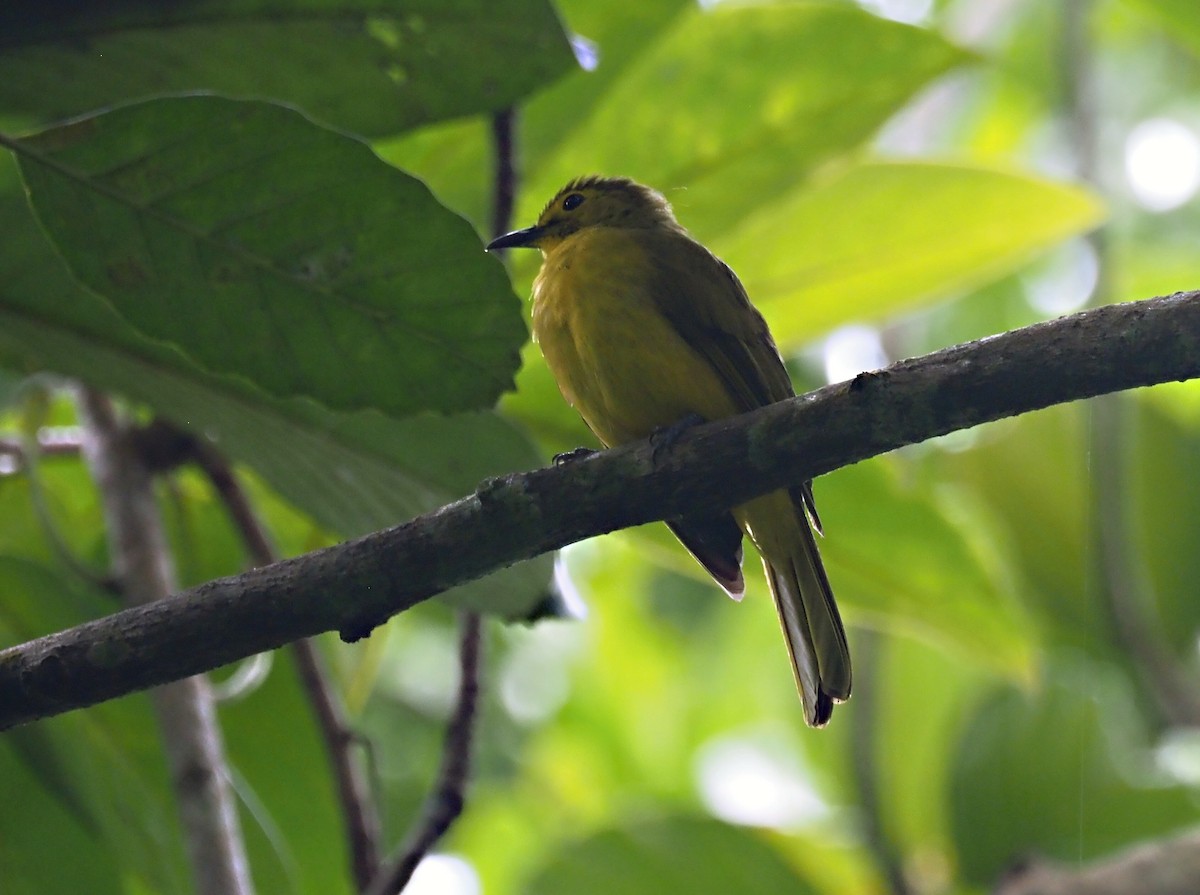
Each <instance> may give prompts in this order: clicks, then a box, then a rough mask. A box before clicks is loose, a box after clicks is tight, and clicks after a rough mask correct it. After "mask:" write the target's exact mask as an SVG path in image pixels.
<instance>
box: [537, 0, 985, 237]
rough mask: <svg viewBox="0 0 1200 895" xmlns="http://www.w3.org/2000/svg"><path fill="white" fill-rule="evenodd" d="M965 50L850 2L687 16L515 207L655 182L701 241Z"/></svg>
mask: <svg viewBox="0 0 1200 895" xmlns="http://www.w3.org/2000/svg"><path fill="white" fill-rule="evenodd" d="M968 58H969V57H968V56H967V54H966V53H964V52H963V51H962V50H959V49H958V48H956V47H953V46H951V45H950V44H948V43H947V42H946V41H945V40H943V39H942V38H940V37H938V36H937V35H936V34H934V33H933V32H931V31H927V30H924V29H920V28H913V27H909V26H907V25H900V24H897V23H895V22H889V21H886V20H884V19H881V18H878V17H876V16H872V15H870V14H869V13H866V12H864V11H862V10H860V9H856V8H855V7H853V6H851V5H849V4H817V3H794V4H793V3H781V4H771V5H761V6H751V5H746V6H743V5H740V4H722V5H718V6H716V7H715V8H713V9H710V10H707V11H703V10H695V11H694V12H693V13H692V14H691V15H685V16H681V17H679V19H678V24H677V25H676V26H675V27H673V28H671V29H670V30H669V31H668V32H667V34H666V35H665V36H664V37H663V38H662V39H661V40H660V41H658V43H657V44H656V45H655V46H653V47H652V48H651V49H650V50H648V51H646V52H645V53H643V54H642V55H641V56H639V57H638V59H637V61H636V62H634V63H633V64H631V65H630V66H629V68H628V70H627V71H625V72H624V73H622V75H621V76H620V77H619V78H618V79H617V81H616V83H614V84H613V86H612V88H611V89H610V90H608V91H607V93H605V94H604V96H603V98H602V99H601V100H600V102H599V103H598V105H597V106H596V108H595V110H594V111H593V113H592V114H591V115H590V116H589V117H588V118H587V120H586V121H584V122H583V123H582V124H580V125H579V126H578V127H576V128H575V129H574V130H573V131H572V132H571V133H570V135H569V137H568V138H566V139H564V140H563V141H562V143H561V144H560V145H559V146H558V148H557V150H556V151H555V152H554V154H553V156H552V157H548V158H547V159H546V162H545V164H544V165H542V166H541V167H539V169H538V170H537V172H536V177H535V178H534V179H532V180H531V181H530V184H529V189H528V190H527V191H526V193H525V195H524V196H523V202H522V209H523V211H522V214H523V215H526V216H532V215H534V214H536V213H537V210H538V209H540V208H541V205H542V204H543V203H545V201H546V200H547V199H549V198H550V196H551V195H553V194H554V192H555V191H556V190H557V189H558V188H559V187H561V186H562V185H563V183H565V182H566V181H567V180H569V179H570V178H572V177H575V176H578V175H580V174H585V173H588V172H589V171H600V172H603V173H608V174H623V175H628V176H631V177H634V178H636V179H638V180H642V181H644V182H646V183H649V184H652V185H654V186H656V187H658V188H659V189H661V190H664V191H665V193H666V195H667V197H668V198H669V199H671V200H672V201H673V202H674V203H675V205H676V208H677V211H678V212H679V213H680V217H681V218H683V219H685V220H686V223H687V225H688V226H689V227H690V228H692V229H694V230H695V232H696V233H697V234H698V235H699V236H700V237H701V238H702V239H709V238H711V237H712V236H713V235H714V234H718V233H722V232H724V231H725V230H727V229H728V228H730V227H731V226H732V225H733V224H734V223H735V222H736V221H737V220H739V219H740V218H742V217H743V216H745V215H748V214H750V213H752V212H754V211H755V210H757V209H758V208H759V207H760V206H761V205H762V204H763V203H764V202H771V201H774V200H775V199H776V198H777V197H778V196H779V195H781V194H782V193H785V192H786V191H788V190H789V189H791V188H793V187H794V186H795V185H797V184H799V183H802V182H803V181H804V180H805V179H806V178H807V177H808V176H809V175H810V174H811V173H812V172H813V170H814V169H815V168H816V167H818V166H819V165H821V164H823V163H825V162H827V161H829V160H830V159H832V158H836V157H837V156H839V155H842V154H844V153H846V152H847V151H849V150H851V149H853V148H855V147H857V146H859V145H860V144H861V143H862V142H863V141H864V140H865V139H866V138H867V137H869V136H870V135H871V134H872V133H873V132H874V131H875V130H876V129H877V128H878V127H879V126H880V125H881V124H883V122H884V121H886V120H887V118H888V117H890V116H891V115H892V114H893V113H894V112H895V111H896V110H897V109H899V108H900V106H901V105H902V104H903V103H904V102H906V101H907V100H908V99H909V98H910V97H911V96H912V95H913V94H914V93H915V92H916V91H917V90H918V89H919V88H920V87H922V86H924V85H925V84H927V83H928V82H929V81H930V80H931V79H933V78H934V77H936V76H937V75H940V74H942V73H943V72H945V71H947V70H949V69H950V68H951V67H953V66H955V65H957V64H960V63H962V62H964V61H965V60H967V59H968ZM617 134H645V135H651V136H650V138H649V139H636V140H634V139H614V135H617ZM581 165H584V166H586V168H585V169H583V170H581V167H580V166H581ZM681 188H686V192H683V191H681Z"/></svg>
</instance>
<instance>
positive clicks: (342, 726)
mask: <svg viewBox="0 0 1200 895" xmlns="http://www.w3.org/2000/svg"><path fill="white" fill-rule="evenodd" d="M192 456H193V458H194V460H195V462H196V465H197V466H199V467H200V469H201V470H202V471H203V472H204V474H205V476H206V477H207V478H208V480H209V482H210V483H211V484H212V486H213V490H215V491H216V492H217V495H218V497H219V498H220V500H221V503H222V504H223V505H224V506H225V510H226V512H228V513H229V516H230V519H231V520H232V521H233V524H234V526H235V527H236V528H237V530H238V532H239V534H240V535H241V538H242V543H243V544H244V545H245V547H246V551H247V553H248V554H249V555H250V559H251V561H252V562H253V563H254V564H255V565H256V566H266V565H270V564H271V563H273V562H275V561H276V558H277V557H276V552H275V548H274V547H273V546H272V545H271V541H270V538H269V537H268V536H267V532H266V529H265V528H264V527H263V525H262V524H261V523H260V522H259V519H258V515H257V514H256V513H255V512H254V508H253V506H251V504H250V498H249V496H248V495H247V494H246V491H245V489H244V488H243V487H242V485H241V482H240V481H239V480H238V478H237V475H236V473H235V472H234V470H233V467H232V465H231V464H230V463H229V461H228V460H227V459H226V458H225V456H224V454H222V453H221V452H220V451H219V450H218V449H217V448H216V447H215V446H214V445H212V444H210V443H208V442H206V441H202V440H200V439H196V442H195V446H194V449H193V451H192ZM291 651H292V658H293V659H294V660H295V662H296V671H297V673H298V674H299V675H300V683H301V686H303V688H304V692H305V694H306V695H307V696H308V701H309V704H310V705H311V706H312V709H313V714H314V715H315V716H316V719H317V726H318V729H319V730H320V732H321V738H322V739H323V740H324V742H325V751H326V754H327V755H328V757H329V763H330V765H331V766H332V769H333V776H334V782H335V784H336V787H337V794H338V804H339V805H340V806H341V811H342V823H343V824H344V825H345V827H346V837H347V839H348V841H349V847H350V869H351V872H352V873H353V875H354V882H355V886H356V887H357V889H358V890H359V891H360V892H361V891H363V890H365V889H366V887H367V886H368V885H369V884H370V882H371V880H372V879H374V877H375V875H376V873H377V872H378V870H379V838H380V826H379V814H378V811H377V810H376V808H375V800H374V798H373V797H372V794H371V787H370V784H369V781H368V780H367V775H366V773H365V772H364V770H363V767H362V764H361V763H360V762H359V761H356V760H355V756H354V754H353V753H354V748H355V746H356V744H358V742H359V738H358V735H357V734H356V733H355V731H354V730H353V728H351V726H350V722H349V720H348V719H347V717H346V707H345V705H344V703H343V702H342V699H341V697H340V696H339V694H338V692H337V690H336V688H335V687H334V686H333V684H332V683H331V682H330V680H329V675H328V673H327V672H326V670H325V667H324V662H323V660H322V658H321V654H320V651H319V650H318V648H317V645H316V643H315V641H313V640H312V639H310V638H305V639H303V640H297V641H296V642H295V643H293V644H291Z"/></svg>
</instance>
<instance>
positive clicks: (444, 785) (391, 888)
mask: <svg viewBox="0 0 1200 895" xmlns="http://www.w3.org/2000/svg"><path fill="white" fill-rule="evenodd" d="M461 624H462V630H461V633H460V634H459V639H458V670H459V679H458V702H457V703H456V704H455V707H454V714H453V715H452V716H451V718H450V723H449V724H448V725H447V726H446V743H445V746H444V748H443V749H442V764H441V767H440V768H439V769H438V776H437V781H436V782H435V783H434V787H433V791H432V792H431V793H430V794H429V798H428V799H427V800H426V802H425V808H424V810H423V811H422V812H421V819H420V822H419V823H418V824H417V825H416V826H415V827H414V828H413V829H412V831H411V832H410V833H409V834H408V837H407V838H406V839H405V841H404V842H403V843H402V844H401V845H400V848H399V849H398V850H397V851H396V854H395V855H394V856H393V857H392V858H390V859H389V860H388V863H387V865H386V866H384V867H383V869H382V870H380V872H379V876H377V877H376V878H375V880H374V881H373V882H372V883H371V885H370V887H369V888H368V889H366V895H396V893H399V892H402V891H404V887H405V886H407V885H408V882H409V880H411V879H412V875H413V873H414V872H415V871H416V869H417V865H418V864H420V863H421V860H422V859H423V858H424V857H425V855H427V854H428V853H429V850H430V849H431V848H433V847H434V846H435V845H437V843H438V840H439V839H441V838H442V836H444V835H445V834H446V831H447V830H449V829H450V826H451V825H452V824H453V823H454V821H456V820H457V819H458V816H459V815H460V814H461V813H462V810H463V805H464V799H465V795H464V794H465V792H466V788H467V781H468V780H469V778H470V776H471V741H472V739H473V735H474V730H475V718H476V713H477V709H478V706H479V664H480V659H479V654H480V652H481V648H482V643H481V641H482V639H483V636H482V634H483V619H482V618H480V616H479V613H477V612H463V613H462V623H461Z"/></svg>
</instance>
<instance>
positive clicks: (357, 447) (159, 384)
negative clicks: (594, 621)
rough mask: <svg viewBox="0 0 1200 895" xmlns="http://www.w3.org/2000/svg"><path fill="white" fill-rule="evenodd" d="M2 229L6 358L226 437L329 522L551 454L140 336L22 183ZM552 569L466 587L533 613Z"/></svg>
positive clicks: (442, 497) (0, 345) (464, 484)
mask: <svg viewBox="0 0 1200 895" xmlns="http://www.w3.org/2000/svg"><path fill="white" fill-rule="evenodd" d="M2 173H3V172H0V174H2ZM0 228H2V229H3V231H4V233H5V237H6V238H5V242H4V246H3V250H2V251H0V283H2V285H0V360H2V361H3V363H4V364H5V365H7V366H9V367H12V368H16V369H24V370H29V371H34V370H52V371H55V372H59V373H63V374H66V375H70V376H74V377H78V378H80V379H83V380H85V381H88V382H91V383H93V384H94V385H96V386H98V387H101V388H104V389H107V390H111V391H113V392H116V393H118V394H122V395H125V396H126V397H128V398H131V399H134V400H136V401H140V402H144V403H146V404H148V405H150V406H151V407H153V408H155V410H156V411H157V412H158V413H160V414H162V415H163V416H165V417H167V418H169V419H171V420H174V421H175V422H176V423H178V424H179V425H182V426H185V427H189V428H192V429H194V430H195V431H198V432H204V433H206V434H209V435H211V436H213V437H215V438H216V439H217V440H218V442H219V443H220V444H221V446H222V447H223V448H224V449H225V450H226V451H227V452H228V453H229V454H230V455H232V456H233V457H235V458H237V459H239V460H241V461H244V462H245V463H247V464H249V465H250V466H252V467H254V469H255V470H256V471H257V472H258V473H259V475H261V476H262V478H263V479H264V480H265V481H266V482H267V483H268V484H270V485H271V486H272V487H273V488H274V489H275V490H276V491H278V492H279V493H280V494H281V495H282V496H284V497H285V498H286V499H287V500H289V501H291V502H292V503H293V504H294V505H295V506H298V507H300V508H301V509H303V510H305V511H306V512H308V513H309V514H310V515H311V516H312V517H313V518H314V519H315V520H317V522H318V523H320V524H321V525H322V526H324V527H325V528H326V529H328V530H331V531H336V532H338V533H340V534H342V535H345V536H352V535H356V534H361V533H364V532H367V531H371V530H374V529H377V528H381V527H383V526H386V525H391V524H395V523H397V522H399V521H402V520H404V519H407V518H410V517H412V516H413V515H416V514H418V513H421V512H424V511H426V510H430V509H433V508H435V507H437V506H440V505H442V504H444V503H446V502H448V501H450V500H453V499H454V498H456V497H459V496H461V495H462V494H463V493H466V492H468V491H469V490H471V489H472V488H473V487H474V486H475V485H476V484H477V483H478V481H479V480H480V479H481V478H484V477H486V476H489V475H498V474H502V473H505V472H512V471H516V470H519V469H527V468H530V467H532V466H536V465H538V464H539V462H540V457H539V455H538V454H537V452H536V451H534V449H533V448H532V446H531V445H530V444H529V442H528V440H527V439H526V438H525V436H524V435H523V434H521V433H520V432H519V431H518V430H517V429H516V428H515V427H514V426H512V425H511V424H510V423H508V422H506V421H504V420H503V419H501V418H500V417H498V416H496V415H495V414H492V413H471V414H459V415H456V416H450V417H441V416H435V415H431V414H423V415H419V416H414V417H408V418H406V419H403V420H396V419H392V418H389V417H385V416H383V415H381V414H379V413H376V412H374V411H360V412H358V413H334V412H331V411H328V410H325V409H323V408H321V407H319V406H317V405H315V404H313V403H311V402H307V401H302V400H296V399H293V400H289V401H280V400H276V399H273V398H271V397H269V396H267V395H264V394H263V393H262V392H260V391H258V390H257V389H254V388H253V387H251V386H249V385H248V384H246V383H245V382H243V381H240V380H235V379H231V378H228V377H217V376H213V375H211V374H207V373H205V372H203V371H202V370H199V369H198V368H197V367H196V366H195V365H194V364H193V363H191V362H190V361H189V360H188V359H187V358H186V357H184V356H183V355H181V354H180V353H179V352H178V351H175V350H174V349H172V348H170V347H169V346H164V345H161V344H157V343H154V342H151V341H149V340H147V339H145V338H143V337H141V336H140V335H139V334H138V333H137V332H136V331H134V330H133V329H132V328H131V327H130V326H129V325H128V324H127V323H125V322H124V321H123V320H122V319H121V318H120V317H118V316H117V315H116V314H115V313H114V312H113V311H112V309H111V308H110V307H108V306H107V305H106V304H104V303H103V302H102V301H100V300H99V299H98V298H96V296H95V295H93V294H92V293H90V292H87V291H86V290H84V289H82V288H80V287H79V286H78V285H77V284H76V283H74V282H73V281H72V280H71V278H70V276H69V275H68V273H67V271H66V269H65V267H64V266H63V264H62V262H61V260H60V259H59V258H57V257H56V256H55V254H54V252H53V250H52V249H51V247H50V245H49V244H48V243H47V242H46V240H45V239H44V237H43V236H42V234H41V233H39V232H38V229H37V227H36V225H35V222H34V221H33V218H32V215H31V214H30V212H29V209H28V207H27V206H26V205H25V202H24V201H23V199H22V198H21V197H20V196H19V195H16V194H14V193H13V192H11V191H10V192H7V193H0ZM550 574H551V560H550V558H549V557H546V558H543V559H540V560H536V561H533V562H531V563H523V564H521V565H518V566H514V567H513V568H511V569H508V570H505V572H503V573H501V575H500V576H492V577H489V578H486V579H483V580H481V581H479V582H475V583H473V584H472V585H468V586H467V588H465V589H460V590H458V591H456V592H454V593H457V594H459V595H460V598H461V599H467V600H475V601H476V602H475V605H476V606H478V608H481V609H484V610H485V611H490V612H493V613H496V614H500V615H505V616H509V615H521V614H524V613H525V612H527V611H528V610H529V609H530V608H531V607H532V606H533V605H535V604H537V603H538V602H539V601H540V600H541V598H542V595H543V594H544V592H545V588H546V586H547V583H548V581H549V579H550ZM472 594H474V595H475V597H472V596H471V595H472Z"/></svg>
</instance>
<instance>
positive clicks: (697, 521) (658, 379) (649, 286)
mask: <svg viewBox="0 0 1200 895" xmlns="http://www.w3.org/2000/svg"><path fill="white" fill-rule="evenodd" d="M517 246H527V247H531V248H537V249H541V251H542V255H543V258H544V260H543V262H542V268H541V271H540V272H539V273H538V275H537V279H536V280H534V284H533V335H534V339H535V340H536V341H537V343H538V344H539V345H540V346H541V350H542V353H543V355H545V358H546V363H547V364H549V366H550V370H551V372H552V373H553V374H554V377H555V379H556V380H557V381H558V386H559V389H560V390H561V391H562V393H563V396H564V397H565V398H566V400H567V401H568V402H569V403H570V404H571V405H572V406H573V407H574V408H575V409H576V410H577V411H579V413H580V415H581V416H582V417H583V419H584V421H585V422H586V423H587V424H588V426H589V427H590V428H591V430H592V431H593V432H594V433H595V434H596V436H597V437H598V438H599V439H600V441H601V442H603V443H604V444H605V445H606V446H612V445H618V444H624V443H626V442H629V441H636V440H640V439H643V438H647V437H649V436H650V435H652V434H654V433H655V432H657V431H659V430H661V429H664V428H667V427H670V426H672V425H674V424H676V423H678V422H679V421H681V420H684V419H688V418H695V417H701V418H703V419H705V420H715V419H720V418H722V417H727V416H733V415H735V414H739V413H745V412H746V411H749V410H753V409H755V408H757V407H762V406H764V405H767V404H770V403H772V402H775V401H781V400H783V399H785V398H789V397H791V396H792V395H794V394H795V392H794V391H793V389H792V383H791V380H790V379H789V377H788V374H787V370H786V369H785V368H784V365H783V361H782V359H781V358H780V356H779V351H778V350H777V349H776V347H775V342H774V340H773V339H772V338H771V333H770V332H769V331H768V329H767V324H766V322H765V321H764V320H763V318H762V315H761V314H759V313H758V311H757V310H755V308H754V307H753V306H752V305H751V304H750V300H749V298H748V297H747V296H746V290H745V289H744V288H742V284H741V282H739V280H738V278H737V277H736V276H735V275H734V273H733V271H732V270H730V268H729V267H728V266H727V265H726V264H725V263H724V262H722V261H721V260H720V259H719V258H717V256H716V255H714V254H712V252H710V251H709V250H708V249H706V248H705V247H704V246H702V245H701V244H700V243H698V242H696V240H694V239H692V238H691V237H690V236H689V235H688V233H687V231H686V230H685V229H684V228H683V227H682V226H680V224H679V222H678V221H676V220H675V215H674V213H673V212H672V210H671V206H670V204H669V203H668V202H667V200H666V199H665V198H663V196H662V195H660V194H659V193H657V192H656V191H654V190H652V189H650V188H649V187H646V186H642V185H641V184H639V183H635V182H634V181H632V180H627V179H624V178H605V177H586V178H580V179H578V180H574V181H572V182H571V183H569V184H567V185H566V186H565V187H563V188H562V189H561V190H560V191H559V192H558V194H557V195H556V196H555V197H554V198H553V199H552V200H550V203H549V204H548V205H547V206H546V208H545V210H544V211H543V212H542V214H541V216H540V217H539V218H538V222H537V224H535V225H534V226H532V227H529V228H527V229H524V230H517V231H515V232H513V233H509V234H507V235H505V236H501V237H500V238H499V239H496V240H495V241H493V242H492V243H491V244H490V245H489V246H488V248H489V249H501V248H510V247H517ZM668 524H669V525H670V526H671V529H672V531H674V532H675V534H676V536H677V537H678V538H679V539H680V541H682V542H683V544H684V546H686V547H687V548H688V550H690V551H691V553H692V554H693V555H694V556H695V557H696V558H697V559H698V560H699V561H700V563H701V564H702V565H703V566H704V567H705V569H707V570H708V572H709V573H710V574H711V575H712V576H713V578H714V579H716V581H717V583H718V584H720V585H721V586H722V587H723V588H724V589H725V590H726V591H727V592H729V594H730V595H731V596H733V597H735V598H737V599H740V598H741V596H742V592H743V590H744V583H743V580H742V572H741V560H742V551H741V541H742V532H743V531H744V532H745V533H746V534H748V535H749V536H750V539H751V541H752V542H753V543H754V545H755V547H757V548H758V551H759V553H760V554H761V555H762V560H763V567H764V569H765V570H766V575H767V582H768V583H769V584H770V587H771V593H772V594H773V595H774V597H775V606H776V608H777V609H778V610H779V620H780V622H781V624H782V626H783V632H784V636H785V637H786V640H787V645H788V653H789V655H790V656H791V660H792V667H793V669H794V670H795V675H796V683H797V686H798V688H799V690H800V696H801V699H802V700H803V703H804V713H805V719H806V720H807V721H808V723H809V724H811V725H813V726H820V725H823V724H825V723H826V722H827V721H828V720H829V716H830V714H831V713H832V712H833V705H834V703H836V702H842V701H844V700H845V699H846V698H848V697H849V696H850V653H849V650H848V649H847V647H846V634H845V630H844V629H843V627H842V621H841V618H840V616H839V615H838V609H837V604H836V603H835V602H834V599H833V592H832V590H831V589H830V587H829V579H828V578H827V577H826V575H825V569H824V567H823V566H822V564H821V557H820V554H819V553H818V552H817V545H816V541H815V539H814V537H813V526H814V525H815V526H817V527H818V530H819V526H820V521H819V519H818V517H817V513H816V507H815V506H814V504H813V497H812V487H811V483H810V482H805V483H804V484H802V485H799V486H796V487H794V488H790V489H786V490H782V491H776V492H774V493H771V494H767V495H765V496H763V497H759V498H756V499H755V500H752V501H750V502H749V503H746V504H743V505H742V506H739V507H735V508H734V509H733V511H732V512H731V513H725V514H719V515H716V516H714V517H711V518H696V517H687V518H682V519H673V520H669V521H668Z"/></svg>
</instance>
